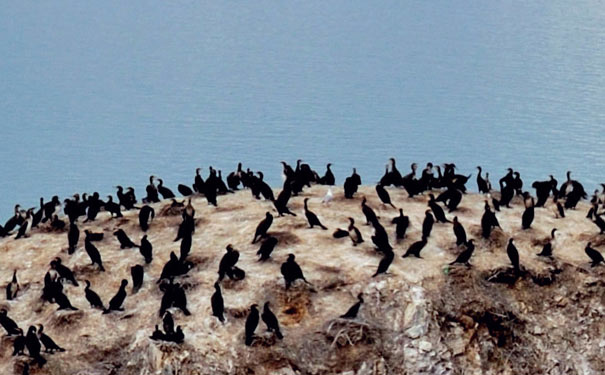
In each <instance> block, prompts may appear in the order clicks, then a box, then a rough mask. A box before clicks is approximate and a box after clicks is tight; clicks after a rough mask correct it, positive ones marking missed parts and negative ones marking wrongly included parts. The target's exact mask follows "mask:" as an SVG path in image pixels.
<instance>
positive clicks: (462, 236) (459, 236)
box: [454, 216, 466, 246]
mask: <svg viewBox="0 0 605 375" xmlns="http://www.w3.org/2000/svg"><path fill="white" fill-rule="evenodd" d="M454 234H455V235H456V246H459V245H462V244H463V243H466V231H465V230H464V227H463V226H462V224H460V222H459V221H458V216H454Z"/></svg>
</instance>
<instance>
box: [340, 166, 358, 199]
mask: <svg viewBox="0 0 605 375" xmlns="http://www.w3.org/2000/svg"><path fill="white" fill-rule="evenodd" d="M357 177H359V175H358V174H357V172H356V170H355V168H353V174H352V175H351V176H350V177H347V178H346V179H345V183H344V193H345V198H346V199H353V195H354V194H355V193H357V189H358V187H359V185H361V183H358V179H357Z"/></svg>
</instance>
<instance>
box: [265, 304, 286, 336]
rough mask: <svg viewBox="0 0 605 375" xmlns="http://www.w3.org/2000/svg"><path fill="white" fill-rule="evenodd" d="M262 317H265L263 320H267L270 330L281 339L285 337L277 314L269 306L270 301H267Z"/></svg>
mask: <svg viewBox="0 0 605 375" xmlns="http://www.w3.org/2000/svg"><path fill="white" fill-rule="evenodd" d="M261 318H262V319H263V322H265V324H266V325H267V330H268V331H271V332H273V333H275V336H277V338H278V339H280V340H281V339H283V338H284V336H283V335H282V333H281V331H280V329H279V322H278V320H277V317H276V316H275V314H273V311H271V309H270V308H269V302H265V306H264V307H263V313H262V314H261Z"/></svg>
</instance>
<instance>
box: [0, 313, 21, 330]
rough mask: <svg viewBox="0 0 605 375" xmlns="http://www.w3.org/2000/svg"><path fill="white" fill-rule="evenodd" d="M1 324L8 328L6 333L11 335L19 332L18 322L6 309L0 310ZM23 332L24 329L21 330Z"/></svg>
mask: <svg viewBox="0 0 605 375" xmlns="http://www.w3.org/2000/svg"><path fill="white" fill-rule="evenodd" d="M0 325H1V326H2V328H4V329H5V330H6V333H7V334H8V335H9V336H13V335H18V334H19V326H17V323H15V321H14V320H12V319H11V318H9V317H8V312H7V311H6V309H1V310H0ZM21 333H23V331H21Z"/></svg>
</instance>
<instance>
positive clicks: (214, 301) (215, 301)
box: [210, 282, 225, 323]
mask: <svg viewBox="0 0 605 375" xmlns="http://www.w3.org/2000/svg"><path fill="white" fill-rule="evenodd" d="M210 304H211V305H212V315H213V316H216V317H217V318H218V320H220V321H221V323H225V316H224V314H225V303H224V301H223V294H222V292H221V285H220V284H219V283H218V282H215V283H214V294H212V297H211V298H210Z"/></svg>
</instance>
